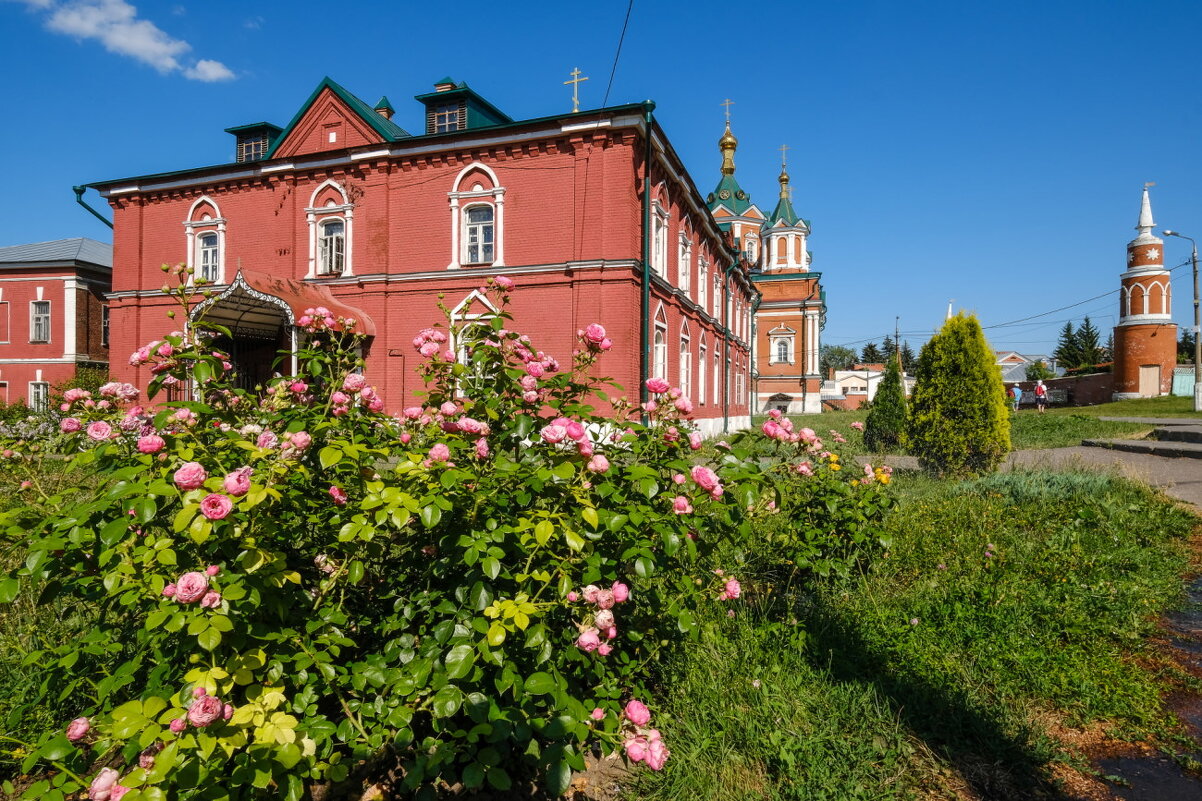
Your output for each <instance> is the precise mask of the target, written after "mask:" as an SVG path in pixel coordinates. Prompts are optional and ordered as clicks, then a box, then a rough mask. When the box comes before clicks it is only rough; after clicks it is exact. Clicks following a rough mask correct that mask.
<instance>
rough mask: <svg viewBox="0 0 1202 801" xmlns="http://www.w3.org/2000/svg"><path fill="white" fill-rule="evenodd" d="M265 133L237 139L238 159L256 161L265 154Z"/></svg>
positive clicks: (266, 144)
mask: <svg viewBox="0 0 1202 801" xmlns="http://www.w3.org/2000/svg"><path fill="white" fill-rule="evenodd" d="M267 146H268V141H267V135H266V134H263V135H261V136H255V137H248V138H246V139H240V140H239V141H238V154H237V157H238V161H239V162H243V161H258V160H259V159H261V158H263V157H264V156H266V155H267Z"/></svg>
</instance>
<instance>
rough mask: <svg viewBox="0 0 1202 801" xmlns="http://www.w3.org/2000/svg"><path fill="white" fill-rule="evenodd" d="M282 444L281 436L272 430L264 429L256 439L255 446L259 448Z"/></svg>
mask: <svg viewBox="0 0 1202 801" xmlns="http://www.w3.org/2000/svg"><path fill="white" fill-rule="evenodd" d="M279 444H280V438H279V437H277V436H276V435H275V434H274V433H272V432H271V431H264V432H263V433H262V434H260V435H259V438H258V439H257V440H255V446H256V447H259V448H274V447H276V446H278V445H279Z"/></svg>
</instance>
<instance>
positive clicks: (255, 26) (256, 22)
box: [242, 17, 267, 31]
mask: <svg viewBox="0 0 1202 801" xmlns="http://www.w3.org/2000/svg"><path fill="white" fill-rule="evenodd" d="M266 21H267V20H265V19H263V18H262V17H251V18H250V19H247V20H245V21H243V23H242V27H243V28H246V29H247V30H251V31H257V30H259V28H262V27H263V23H264V22H266Z"/></svg>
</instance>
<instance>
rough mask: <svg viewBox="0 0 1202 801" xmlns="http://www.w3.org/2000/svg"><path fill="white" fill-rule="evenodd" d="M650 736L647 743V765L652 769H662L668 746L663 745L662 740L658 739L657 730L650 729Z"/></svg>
mask: <svg viewBox="0 0 1202 801" xmlns="http://www.w3.org/2000/svg"><path fill="white" fill-rule="evenodd" d="M651 735H652V736H651V737H650V739H649V741H648V743H647V758H646V762H647V767H649V768H651V769H652V770H663V767H664V763H665V762H667V761H668V756H669V754H670V752H669V751H668V747H667V746H665V745H664V741H663V740H661V739H660V737H659V732H657V731H654V730H653V731H652V732H651Z"/></svg>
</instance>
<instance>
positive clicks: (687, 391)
mask: <svg viewBox="0 0 1202 801" xmlns="http://www.w3.org/2000/svg"><path fill="white" fill-rule="evenodd" d="M680 391H681V393H682V394H684V395H686V396H687V395H691V394H692V391H693V348H692V343H691V342H690V339H689V324H688V323H683V324H681V327H680Z"/></svg>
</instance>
